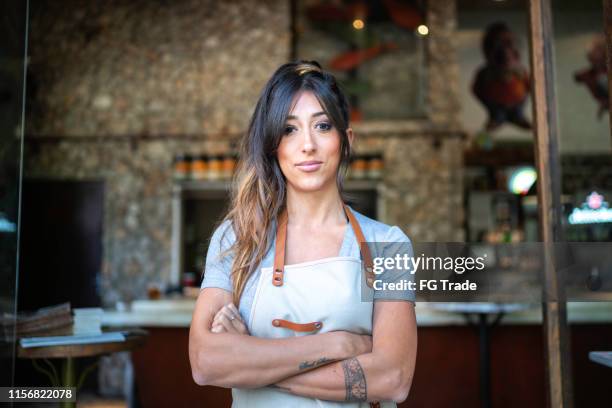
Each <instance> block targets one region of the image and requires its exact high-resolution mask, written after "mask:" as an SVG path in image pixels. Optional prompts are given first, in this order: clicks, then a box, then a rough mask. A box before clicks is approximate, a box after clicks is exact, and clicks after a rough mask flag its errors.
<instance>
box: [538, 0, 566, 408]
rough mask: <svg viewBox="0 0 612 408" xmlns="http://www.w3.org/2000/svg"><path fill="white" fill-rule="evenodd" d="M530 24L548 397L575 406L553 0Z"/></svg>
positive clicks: (562, 406) (562, 407)
mask: <svg viewBox="0 0 612 408" xmlns="http://www.w3.org/2000/svg"><path fill="white" fill-rule="evenodd" d="M529 29H530V53H531V74H532V98H533V99H532V100H533V118H534V131H535V138H536V140H535V143H534V147H535V157H536V166H537V170H538V212H539V219H540V238H541V240H542V241H543V243H544V248H545V258H546V262H545V267H544V268H543V272H542V278H543V279H542V283H543V299H542V313H543V330H544V341H545V355H546V377H547V400H548V405H549V406H550V407H552V408H569V407H572V406H573V400H572V381H571V367H570V359H569V350H570V348H569V333H568V327H567V307H566V299H565V290H564V287H563V282H564V279H563V277H562V276H561V273H562V270H561V269H559V268H557V259H556V256H555V248H554V243H555V241H560V240H561V236H562V230H561V214H560V211H561V205H560V195H561V166H560V164H559V161H560V159H559V142H558V130H557V108H556V100H555V92H554V89H555V88H554V76H553V52H552V47H553V40H554V38H553V27H552V11H551V7H550V0H530V1H529Z"/></svg>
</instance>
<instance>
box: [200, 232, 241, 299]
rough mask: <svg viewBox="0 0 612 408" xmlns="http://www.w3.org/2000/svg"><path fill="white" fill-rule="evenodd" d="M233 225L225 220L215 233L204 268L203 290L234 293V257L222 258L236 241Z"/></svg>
mask: <svg viewBox="0 0 612 408" xmlns="http://www.w3.org/2000/svg"><path fill="white" fill-rule="evenodd" d="M230 226H231V223H230V221H229V220H225V221H224V222H223V223H221V225H220V226H219V227H217V229H216V230H215V232H214V233H213V235H212V237H211V239H210V244H209V246H208V252H207V254H206V265H205V266H204V271H203V275H204V278H203V279H202V285H201V289H204V288H220V289H225V290H227V291H229V292H232V291H233V289H232V280H231V276H230V273H231V270H232V262H233V255H231V254H230V253H227V254H225V255H224V256H223V257H221V253H222V252H223V251H225V250H226V249H228V248H229V247H230V246H231V245H232V244H233V243H234V241H235V240H236V236H235V235H234V229H233V228H230Z"/></svg>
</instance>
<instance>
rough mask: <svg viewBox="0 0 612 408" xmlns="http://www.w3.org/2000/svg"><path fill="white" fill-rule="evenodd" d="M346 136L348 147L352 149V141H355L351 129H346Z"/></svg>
mask: <svg viewBox="0 0 612 408" xmlns="http://www.w3.org/2000/svg"><path fill="white" fill-rule="evenodd" d="M346 136H347V137H348V142H349V146H350V147H351V149H352V148H353V140H354V139H355V134H354V133H353V129H351V128H346Z"/></svg>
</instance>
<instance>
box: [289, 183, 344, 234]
mask: <svg viewBox="0 0 612 408" xmlns="http://www.w3.org/2000/svg"><path fill="white" fill-rule="evenodd" d="M332 187H333V188H330V189H326V190H319V191H298V190H295V189H293V188H292V187H291V186H287V213H288V216H289V218H288V223H289V225H293V226H298V227H314V228H320V227H326V226H327V227H329V226H332V225H342V224H346V222H347V219H346V215H345V214H344V208H343V202H342V198H341V197H340V193H339V192H338V188H337V187H336V186H335V185H333V186H332Z"/></svg>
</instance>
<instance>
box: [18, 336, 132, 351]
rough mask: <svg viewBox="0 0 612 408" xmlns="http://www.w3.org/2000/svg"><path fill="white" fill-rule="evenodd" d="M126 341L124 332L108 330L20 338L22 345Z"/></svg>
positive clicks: (39, 345)
mask: <svg viewBox="0 0 612 408" xmlns="http://www.w3.org/2000/svg"><path fill="white" fill-rule="evenodd" d="M120 341H125V336H124V334H123V332H107V333H101V334H94V335H74V336H47V337H27V338H22V339H20V340H19V343H20V344H21V347H23V348H30V347H44V346H65V345H73V344H96V343H113V342H120Z"/></svg>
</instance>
